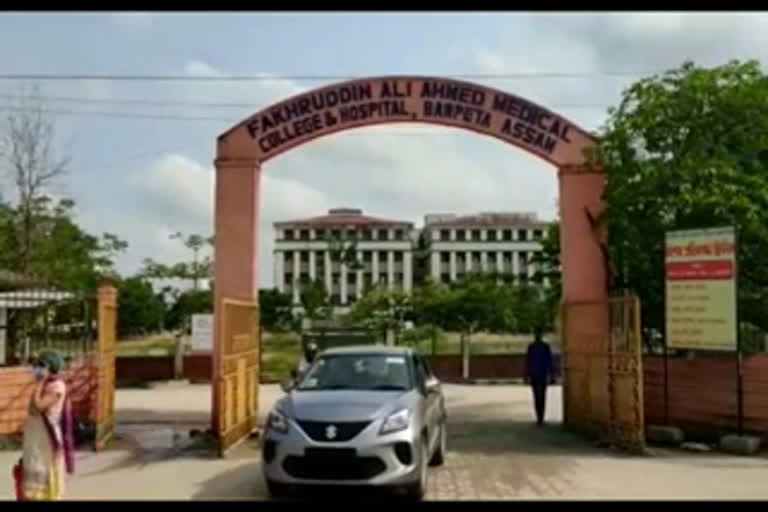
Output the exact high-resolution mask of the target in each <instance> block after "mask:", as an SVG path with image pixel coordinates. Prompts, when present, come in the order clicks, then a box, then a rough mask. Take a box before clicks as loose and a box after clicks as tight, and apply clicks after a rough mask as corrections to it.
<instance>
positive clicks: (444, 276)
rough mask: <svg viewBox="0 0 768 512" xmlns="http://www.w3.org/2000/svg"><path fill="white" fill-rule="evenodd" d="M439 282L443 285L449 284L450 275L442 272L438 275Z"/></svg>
mask: <svg viewBox="0 0 768 512" xmlns="http://www.w3.org/2000/svg"><path fill="white" fill-rule="evenodd" d="M440 281H442V282H443V283H445V284H448V283H450V282H451V274H449V273H447V272H443V273H442V274H440Z"/></svg>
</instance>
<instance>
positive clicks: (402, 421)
mask: <svg viewBox="0 0 768 512" xmlns="http://www.w3.org/2000/svg"><path fill="white" fill-rule="evenodd" d="M410 424H411V411H409V410H408V409H401V410H399V411H397V412H394V413H392V414H390V415H389V416H387V419H385V420H384V423H383V424H382V425H381V431H380V432H379V434H381V435H384V434H391V433H392V432H399V431H401V430H405V429H407V428H408V426H409V425H410Z"/></svg>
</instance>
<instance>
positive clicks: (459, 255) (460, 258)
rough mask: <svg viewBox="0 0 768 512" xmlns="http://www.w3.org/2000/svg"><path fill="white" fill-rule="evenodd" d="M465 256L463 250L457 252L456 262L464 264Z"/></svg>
mask: <svg viewBox="0 0 768 512" xmlns="http://www.w3.org/2000/svg"><path fill="white" fill-rule="evenodd" d="M466 260H467V258H466V255H465V254H464V253H463V252H457V253H456V263H460V264H462V265H463V264H464V263H465V262H466Z"/></svg>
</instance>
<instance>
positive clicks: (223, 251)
mask: <svg viewBox="0 0 768 512" xmlns="http://www.w3.org/2000/svg"><path fill="white" fill-rule="evenodd" d="M215 165H216V184H215V193H214V262H213V264H214V284H213V292H214V302H213V329H214V344H213V361H212V363H213V368H212V386H211V387H212V394H211V429H212V431H213V434H214V435H215V436H216V437H218V436H219V434H220V432H219V414H220V412H221V411H220V408H221V407H223V406H224V404H220V403H219V396H220V392H219V387H220V386H221V383H220V378H221V375H220V371H219V367H220V359H221V354H222V347H224V344H225V340H224V339H223V337H224V335H225V333H224V330H223V319H224V309H225V306H224V300H225V299H227V300H235V301H244V302H246V303H252V302H254V301H255V302H256V303H258V297H259V207H260V201H259V197H260V188H261V187H260V185H261V167H260V164H259V162H258V161H257V160H252V159H221V158H217V159H216V161H215ZM255 386H256V392H257V393H258V382H256V383H255Z"/></svg>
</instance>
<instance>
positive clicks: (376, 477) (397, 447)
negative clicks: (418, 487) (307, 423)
mask: <svg viewBox="0 0 768 512" xmlns="http://www.w3.org/2000/svg"><path fill="white" fill-rule="evenodd" d="M288 423H289V427H288V432H286V433H282V432H277V431H275V430H273V429H267V431H266V432H265V435H264V440H263V442H262V466H263V471H264V476H265V477H266V478H267V479H268V480H271V481H273V482H277V483H281V484H290V485H373V486H398V485H405V484H409V483H413V482H416V481H418V478H419V462H420V461H419V457H420V454H421V440H420V436H419V435H416V434H414V430H413V429H412V428H408V429H405V430H402V431H400V432H395V433H392V434H386V435H379V429H380V428H381V420H379V421H373V422H372V423H371V424H370V425H368V426H367V427H366V428H365V429H364V430H363V431H361V432H360V433H359V434H357V435H356V436H355V437H354V438H352V439H351V440H350V441H346V442H325V441H315V440H313V439H312V438H310V437H309V436H308V435H307V434H306V433H305V432H304V431H303V430H302V429H301V427H300V426H299V425H297V424H296V422H294V421H292V420H288ZM406 446H408V447H409V450H408V449H406V448H405V447H406ZM318 449H320V450H319V451H326V450H327V451H328V452H329V453H314V452H313V451H318ZM334 450H341V451H347V452H352V453H351V454H347V453H341V452H336V453H334ZM408 451H410V460H408V457H403V452H406V454H407V452H408ZM398 453H400V457H398Z"/></svg>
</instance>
